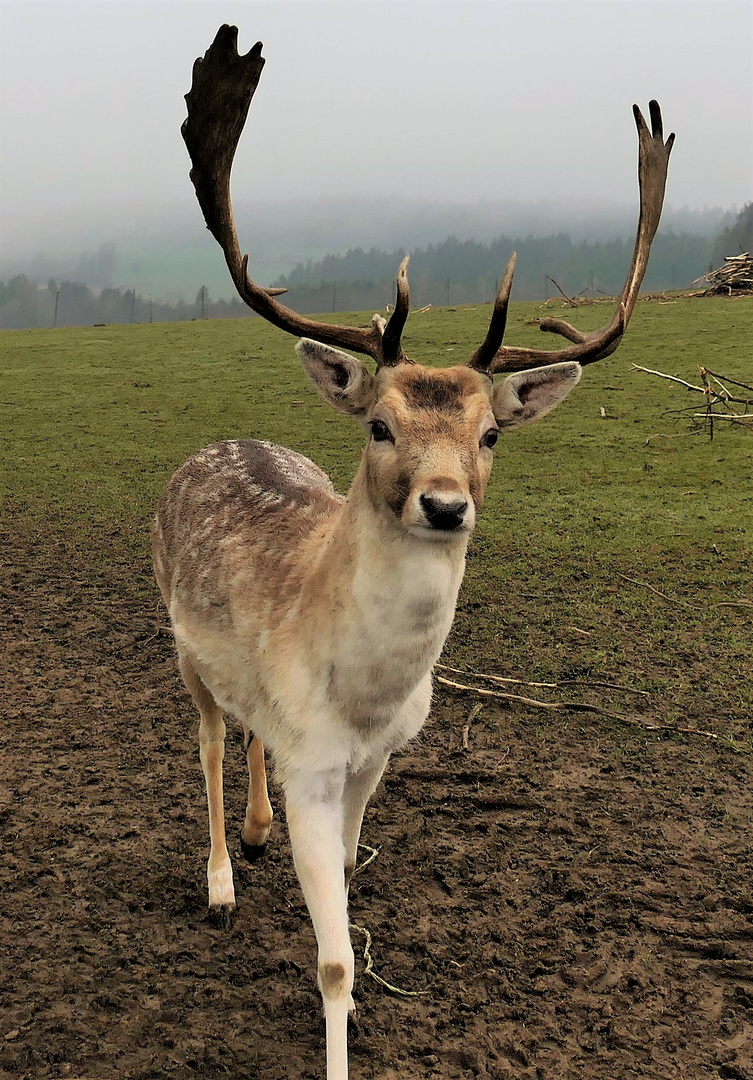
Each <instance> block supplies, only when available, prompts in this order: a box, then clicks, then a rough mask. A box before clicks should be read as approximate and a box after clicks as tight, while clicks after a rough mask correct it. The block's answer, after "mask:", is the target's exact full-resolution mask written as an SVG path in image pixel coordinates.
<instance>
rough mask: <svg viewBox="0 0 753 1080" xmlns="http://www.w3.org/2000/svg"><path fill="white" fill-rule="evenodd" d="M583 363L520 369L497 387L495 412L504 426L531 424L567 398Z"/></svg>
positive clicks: (493, 405)
mask: <svg viewBox="0 0 753 1080" xmlns="http://www.w3.org/2000/svg"><path fill="white" fill-rule="evenodd" d="M581 371H582V368H581V366H580V364H576V363H574V362H572V361H570V362H568V363H565V364H550V365H549V366H548V367H540V368H533V369H532V370H531V371H518V372H516V373H515V374H514V375H508V377H507V378H506V379H505V381H504V382H502V383H500V384H499V386H495V387H494V391H493V393H492V411H493V413H494V418H495V420H496V421H497V424H498V425H499V427H500V428H506V429H509V428H516V427H521V426H522V425H523V424H531V423H533V421H534V420H539V419H540V418H541V417H542V416H546V414H547V413H548V412H551V411H552V409H554V408H555V407H556V406H557V405H559V403H560V402H561V401H562V400H563V398H565V397H567V395H568V394H569V393H570V391H571V390H572V388H573V387H574V386H575V385H576V384H577V382H578V380H579V379H580V376H581Z"/></svg>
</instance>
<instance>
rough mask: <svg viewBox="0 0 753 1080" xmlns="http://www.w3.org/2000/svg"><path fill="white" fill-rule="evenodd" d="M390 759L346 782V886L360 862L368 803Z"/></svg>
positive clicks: (344, 804) (344, 809)
mask: <svg viewBox="0 0 753 1080" xmlns="http://www.w3.org/2000/svg"><path fill="white" fill-rule="evenodd" d="M388 761H389V758H388V757H384V758H382V759H380V761H379V762H378V764H376V765H372V766H370V767H369V768H366V769H362V770H361V771H360V772H358V773H354V774H353V775H352V776H349V777H348V778H347V780H346V781H345V791H344V794H343V841H344V844H345V885H346V888H347V886H348V884H349V882H350V878H351V876H352V874H353V871H354V870H355V868H356V863H357V862H358V841H359V839H360V836H361V825H362V823H363V815H364V811H365V809H366V803H367V802H368V801H369V799H370V798H371V796H372V795H373V794H374V792H375V791H376V788H377V785H378V784H379V781H380V780H381V778H382V773H383V772H384V770H385V767H386V765H387V762H388Z"/></svg>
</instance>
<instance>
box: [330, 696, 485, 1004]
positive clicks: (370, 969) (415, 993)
mask: <svg viewBox="0 0 753 1080" xmlns="http://www.w3.org/2000/svg"><path fill="white" fill-rule="evenodd" d="M479 708H481V706H479ZM358 846H359V847H360V848H365V849H366V851H370V852H371V854H370V855H369V857H368V859H366V861H365V862H362V863H359V864H358V866H357V867H356V868H355V870H354V871H353V873H352V874H351V878H354V877H355V876H356V874H360V873H361V871H362V870H365V869H366V867H367V866H368V865H369V863H372V862H373V861H374V859H376V857H377V855H378V854H379V848H373V847H370V846H369V845H368V844H359V845H358ZM349 928H350V929H351V930H357V931H358V933H359V934H363V936H364V937H365V938H366V946H365V948H364V950H363V958H364V960H365V961H366V967H365V968H364V972H363V973H364V975H370V976H371V978H372V979H373V980H374V982H378V983H379V985H380V986H383V987H384V988H385V989H386V990H389V991H390V992H391V993H393V994H400V996H401V997H419V996H420V995H421V994H428V992H429V991H428V990H401V989H400V987H399V986H393V985H392V983H388V982H387V980H386V979H383V978H382V976H381V975H377V973H376V972H375V971H374V958H373V957H372V955H371V934H370V933H369V931H368V930H367V929H366V927H365V926H358V925H357V924H356V923H350V924H349Z"/></svg>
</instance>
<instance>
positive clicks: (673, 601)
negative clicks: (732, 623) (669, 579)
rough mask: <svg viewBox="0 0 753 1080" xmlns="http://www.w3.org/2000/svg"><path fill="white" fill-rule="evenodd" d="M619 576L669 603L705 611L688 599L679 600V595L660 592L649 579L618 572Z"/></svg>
mask: <svg viewBox="0 0 753 1080" xmlns="http://www.w3.org/2000/svg"><path fill="white" fill-rule="evenodd" d="M617 577H621V578H622V580H623V581H629V582H630V584H631V585H640V586H641V588H642V589H648V590H649V591H650V592H652V593H654V594H655V595H656V596H660V597H661V598H662V600H666V601H667V603H668V604H679V605H680V607H684V608H688V609H689V610H690V611H705V610H706V608H700V607H696V606H695V605H694V604H689V603H688V602H687V601H686V600H679V599H677V597H674V596H668V595H667V593H663V592H660V591H659V590H658V589H655V588H654V586H653V585H649V583H648V582H647V581H638V579H637V578H632V577H628V576H627V574H618V575H617Z"/></svg>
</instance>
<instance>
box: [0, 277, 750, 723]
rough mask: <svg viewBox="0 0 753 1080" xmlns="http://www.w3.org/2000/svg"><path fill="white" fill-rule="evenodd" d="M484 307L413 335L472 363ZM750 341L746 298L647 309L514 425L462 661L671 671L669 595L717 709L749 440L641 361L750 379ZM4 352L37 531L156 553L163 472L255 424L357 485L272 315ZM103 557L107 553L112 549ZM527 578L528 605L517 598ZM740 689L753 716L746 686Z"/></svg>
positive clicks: (484, 537) (339, 440)
mask: <svg viewBox="0 0 753 1080" xmlns="http://www.w3.org/2000/svg"><path fill="white" fill-rule="evenodd" d="M539 310H540V309H539ZM605 310H606V309H605V308H604V307H603V306H601V305H597V306H594V307H587V308H583V309H581V310H580V311H578V312H577V313H576V315H577V318H578V320H579V325H580V326H581V327H582V328H584V329H590V328H592V327H593V326H596V325H598V324H599V323H600V322H602V321H603V320H604V318H605ZM536 313H537V311H536V309H535V308H534V306H533V305H513V308H512V318H511V325H510V326H509V328H508V335H507V336H508V339H509V340H512V341H515V342H518V343H521V344H536V345H539V346H541V345H542V343H543V344H544V345H546V346H547V347H548V346H549V345H550V343H551V344H554V343H555V339H553V338H550V337H549V336H546V337H544V336H543V335H541V334H540V332H539V331H538V330H537V329H536V328H535V327H530V326H526V325H525V323H526V322H527V321H528V320H529V319H530V318H531V317H532V316H534V315H535V314H536ZM346 318H347V317H346ZM352 318H353V319H354V320H356V321H357V320H360V321H365V320H366V319H367V318H368V316H367V315H364V314H362V315H356V316H353V317H352ZM486 318H487V309H485V308H483V307H470V308H461V309H438V310H436V311H431V312H427V313H422V314H417V315H413V316H412V318H411V320H410V322H409V324H408V332H407V346H406V347H407V351H408V353H409V355H411V356H412V357H413V358H414V359H416V360H417V361H420V362H424V363H437V364H440V365H445V364H448V363H456V362H463V361H464V360H465V359H466V358H467V356H468V355H469V353H470V351H471V349H472V347H473V345H474V344H475V343H476V342H477V341H478V339H479V338H480V337H481V336H482V335H483V332H484V330H485V319H486ZM752 341H753V301H751V300H750V299H747V298H746V299H740V300H732V301H730V300H726V299H724V298H719V299H702V300H700V299H688V298H677V299H676V300H675V301H674V302H672V303H669V304H665V303H661V304H660V303H658V302H648V303H642V304H639V306H638V309H637V311H636V313H635V316H634V318H633V320H632V323H631V325H630V328H629V332H628V334H627V336H626V340H625V341H624V343H623V345H622V346H621V348H620V349H619V351H618V352H617V354H616V355H615V356H614V357H611V358H609V359H607V360H606V361H604V362H602V363H600V364H597V365H595V366H593V367H590V368H587V369H586V371H585V373H584V377H583V379H582V381H581V384H580V386H579V387H578V389H577V391H576V392H575V393H574V394H572V395H571V396H570V398H569V399H568V400H567V402H565V404H564V406H562V407H561V408H560V409H558V410H557V412H556V413H555V414H553V416H552V417H550V418H548V419H547V421H546V422H544V423H541V424H537V425H534V426H533V427H531V428H529V429H526V430H524V431H521V432H518V433H515V434H512V435H509V436H507V437H506V438H504V439H503V440H502V441H501V443H500V445H499V447H498V450H497V453H496V461H495V469H494V473H493V476H492V481H491V485H490V488H489V492H488V495H487V502H486V506H485V508H484V512H483V515H482V519H481V524H480V527H479V529H478V532H477V534H476V536H475V538H474V541H473V544H472V547H471V557H470V559H469V570H468V574H467V578H466V584H465V588H464V593H463V601H462V602H461V605H460V609H459V621H458V628H459V631H460V632H459V633H456V634H455V638H454V641H455V651H456V652H458V653H460V654H461V656H460V658H461V659H462V658H464V657H463V655H462V654H463V653H465V652H466V651H467V652H468V655H471V654H474V655H481V656H483V657H484V661H485V662H486V663H487V664H491V665H492V666H494V665H496V666H499V664H500V663H503V665H504V666H505V667H510V666H512V667H515V668H516V670H517V671H519V672H521V671H528V672H529V673H532V672H534V671H535V673H536V677H542V676H547V677H551V676H552V675H553V673H554V672H555V671H556V670H557V669H558V668H559V667H560V666H561V663H562V659H563V658H562V655H560V654H563V653H567V652H569V651H570V650H571V649H574V652H575V654H576V655H577V666H578V667H587V668H588V669H589V670H593V671H599V670H602V669H603V670H604V672H606V670H607V669H609V670H611V671H612V675H614V669H616V668H617V667H619V668H624V665H625V664H628V665H629V664H630V663H631V651H632V649H639V650H641V651H642V652H643V653H644V654H646V655H653V656H655V657H656V658H657V663H658V666H661V665H662V663H663V661H662V659H661V658H662V655H666V654H667V652H668V651H670V650H671V648H672V642H671V641H668V640H667V637H666V635H667V628H666V626H665V622H666V615H667V612H668V610H673V611H674V612H675V614H676V615H677V616H680V615H681V616H682V618H681V619H673V620H672V621H673V624H674V629H675V631H676V632H677V633H683V634H685V635H687V637H688V641H690V640H691V639H692V638H693V637H694V636H695V635H702V636H703V635H705V634H706V633H709V634H711V635H712V637H713V638H714V639H715V640H717V641H718V642H719V647H720V649H721V650H724V651H726V654H727V657H728V661H727V662H726V663H723V662H722V660H721V654H720V657H719V668H718V669H716V668H714V669H713V674H712V675H711V685H710V686H709V703H710V704H711V702H712V701H714V700H715V697H714V691H715V689H716V687H715V686H714V683H715V682H716V681H717V680H725V679H727V678H728V673H729V670H730V664H731V661H732V659H733V658H734V659H735V662H736V663H739V664H740V665H745V664H746V663H749V662H750V655H751V650H750V638H749V633H750V623H749V616H750V611H749V610H747V611H746V609H745V607H744V606H739V607H736V608H733V607H722V608H720V607H718V606H717V605H718V604H719V603H720V602H724V603H728V602H730V601H733V600H734V601H736V600H745V599H748V600H750V599H751V587H750V581H751V577H752V575H751V540H752V523H753V438H752V437H751V435H750V433H748V432H746V431H744V430H742V429H740V428H738V427H734V426H732V425H729V426H727V427H724V428H722V429H721V430H719V425H718V426H717V433H716V436H715V438H714V440H713V441H712V442H710V441H709V439H708V436H707V435H706V434H704V433H702V432H698V433H696V434H694V435H691V434H688V432H689V431H690V424H689V421H688V420H686V419H683V418H679V417H678V416H677V415H675V413H674V410H677V409H681V408H685V407H687V406H688V405H691V404H696V403H697V402H699V401H700V400H701V399H700V398H699V397H697V396H696V395H690V394H689V393H688V392H687V391H683V390H682V389H681V388H680V387H677V386H674V385H671V384H668V383H665V382H663V381H660V380H658V379H653V378H651V377H650V376H647V375H645V374H641V373H639V372H635V371H633V370H632V368H631V364H632V363H640V364H642V365H644V366H646V367H651V368H658V369H660V370H663V371H666V372H668V373H670V374H679V375H681V376H682V377H684V378H687V379H689V380H690V381H693V377H694V375H695V374H696V373H695V364H697V363H702V364H704V365H707V366H708V367H710V368H711V369H712V370H715V371H722V372H724V373H725V374H729V375H730V376H732V377H742V378H745V377H747V378H750V372H751V342H752ZM0 346H1V347H2V350H3V353H4V356H5V360H4V363H3V375H2V393H1V398H2V402H1V404H0V411H1V413H2V416H3V426H2V431H1V433H0V440H1V445H2V473H1V474H0V493H1V494H2V497H3V499H4V500H5V501H6V505H7V506H8V508H9V509H10V510H11V511H12V512H13V514H14V517H15V518H16V519H17V520H20V521H23V522H24V527H26V528H30V529H33V530H39V531H41V532H45V531H46V530H49V529H63V530H65V531H66V532H68V533H73V534H74V535H80V536H81V537H82V538H86V539H87V541H89V542H91V541H92V540H95V539H96V536H97V530H99V529H101V530H104V533H105V534H109V533H110V532H112V530H113V529H116V530H117V531H118V534H119V537H120V538H121V539H124V538H125V539H126V540H127V547H128V548H129V549H130V551H132V553H133V557H134V558H135V559H136V560H137V561H138V564H139V565H140V566H141V567H143V565H144V560H145V558H146V554H147V549H148V532H149V518H150V514H151V511H152V508H153V506H154V505H155V502H156V500H157V498H158V496H159V493H160V491H161V489H162V486H163V485H164V483H165V481H166V480H167V478H168V476H169V475H170V472H171V470H172V469H173V468H174V467H175V466H176V465H177V464H178V463H179V462H180V461H181V460H182V459H183V458H184V457H185V456H187V455H188V454H189V453H190V452H192V451H193V450H195V449H197V448H198V447H200V446H202V445H205V444H207V443H210V442H213V441H215V440H218V439H223V438H233V437H238V436H241V437H256V438H268V439H271V440H273V441H275V442H281V443H284V444H285V445H287V446H290V447H292V448H294V449H296V450H299V451H300V452H302V453H304V454H306V455H308V456H309V457H311V458H313V459H314V460H315V461H316V462H317V464H319V465H321V466H322V467H323V468H324V469H325V470H326V471H328V472H329V474H330V475H331V476H332V478H333V480H334V482H335V485H336V486H337V487H338V488H339V489H340V490H343V491H344V490H346V489H347V485H348V483H349V480H350V478H351V476H352V475H353V472H354V470H355V466H356V464H357V460H358V454H359V451H360V447H361V445H362V441H363V437H362V434H361V432H360V430H359V429H358V427H357V426H356V425H355V424H354V423H353V422H352V421H349V420H347V418H343V417H339V416H336V415H335V414H334V413H332V412H331V411H330V410H329V409H328V408H327V406H325V405H324V404H323V403H322V402H321V401H320V400H319V398H318V397H317V396H316V395H315V394H314V392H313V390H312V389H311V388H310V387H309V386H308V384H307V382H306V379H305V377H304V375H303V372H302V370H301V368H300V365H299V364H298V362H297V359H296V357H295V356H294V354H293V350H292V341H291V339H290V338H288V337H287V336H286V335H283V334H282V333H280V332H278V331H276V330H274V329H273V328H270V327H268V326H267V325H265V324H264V323H263V322H262V321H261V320H258V321H256V320H254V321H252V322H250V323H249V322H232V321H229V322H192V323H185V324H155V325H143V326H129V327H122V326H107V327H87V328H82V329H76V330H61V331H53V330H33V331H19V332H5V333H4V334H3V335H2V338H0ZM602 410H605V412H606V415H605V416H602ZM90 557H91V558H98V557H102V558H106V557H107V556H106V551H105V550H104V549H102V548H100V547H97V546H96V545H95V546H94V547H93V548H92V550H91V556H90ZM620 575H623V576H622V577H621V576H620ZM625 577H632V578H634V579H639V580H641V581H643V582H645V587H641V586H639V585H631V584H630V583H628V582H626V581H625ZM649 586H651V587H653V588H654V589H659V590H660V591H663V592H665V593H666V594H668V596H670V597H672V598H674V606H673V605H672V602H671V601H661V600H660V598H658V597H657V595H656V593H654V592H652V591H651V589H650V588H649ZM520 594H525V596H527V597H530V600H529V601H528V602H527V603H525V604H520V601H519V600H518V599H517V597H518V596H520ZM565 598H566V599H567V622H568V623H572V624H573V625H575V626H577V627H579V628H581V629H583V630H587V631H588V633H589V636H588V637H586V636H585V635H574V636H573V635H570V637H569V638H568V635H567V634H564V635H563V634H562V633H561V632H558V633H557V635H556V636H557V639H558V640H557V646H556V649H555V653H554V654H552V652H551V641H550V640H549V634H550V631H551V629H552V627H554V626H557V625H559V624H561V623H562V621H563V613H562V610H561V608H560V607H559V605H558V604H557V600H560V601H561V600H562V599H565ZM511 599H514V603H513V604H512V609H511V605H510V600H511ZM515 612H518V615H517V619H516V617H515ZM511 619H514V620H515V622H514V625H511V623H510V620H511ZM511 629H514V633H513V634H511V633H510V630H511ZM540 633H544V634H545V636H546V638H547V648H546V650H544V649H543V648H542V647H541V645H537V643H536V642H537V635H539V634H540ZM463 642H467V643H468V646H469V647H468V650H464V649H463V647H462V643H463ZM517 649H520V650H521V657H525V660H523V659H516V656H515V653H516V650H517ZM691 651H692V650H691ZM747 670H749V668H748V669H747ZM665 689H668V687H665ZM737 692H739V693H740V695H741V699H742V700H741V713H740V715H739V716H738V717H737V719H739V720H742V719H743V717H744V716H745V715H750V709H749V704H750V696H749V695H750V681H748V685H747V688H745V687H744V686H740V687H739V689H738V691H737ZM743 702H744V704H743ZM670 711H671V712H674V711H675V710H672V709H670ZM732 727H734V728H735V732H736V734H741V732H740V731H739V729H738V727H737V724H736V723H733V724H732Z"/></svg>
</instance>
